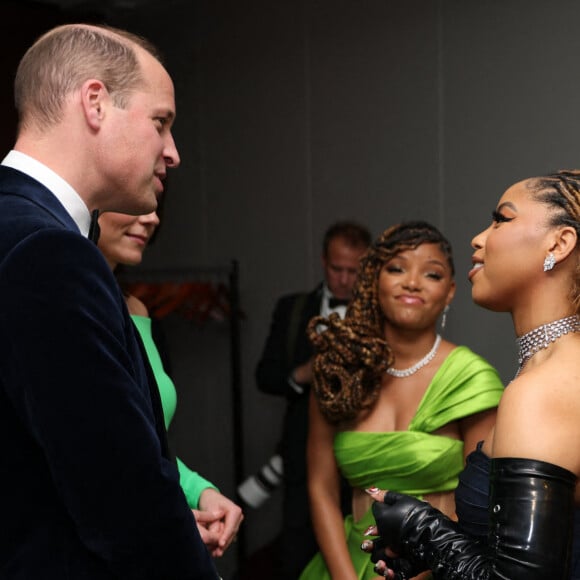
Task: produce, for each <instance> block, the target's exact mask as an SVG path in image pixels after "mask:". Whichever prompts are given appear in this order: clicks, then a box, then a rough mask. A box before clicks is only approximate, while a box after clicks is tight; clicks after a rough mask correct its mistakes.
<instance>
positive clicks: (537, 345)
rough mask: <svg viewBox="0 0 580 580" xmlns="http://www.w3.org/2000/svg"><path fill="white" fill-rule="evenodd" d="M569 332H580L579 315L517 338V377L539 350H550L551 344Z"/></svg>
mask: <svg viewBox="0 0 580 580" xmlns="http://www.w3.org/2000/svg"><path fill="white" fill-rule="evenodd" d="M569 332H580V317H578V315H577V314H574V315H572V316H567V317H566V318H560V320H554V322H548V323H547V324H542V326H538V328H534V330H530V332H527V333H526V334H524V335H522V336H520V337H519V338H517V339H516V346H517V347H518V372H517V373H516V377H517V376H518V374H519V373H520V371H521V370H522V368H523V366H524V365H525V364H526V363H527V362H528V361H529V360H530V359H531V358H532V357H533V356H534V355H535V354H536V353H537V352H538V351H539V350H542V349H543V348H548V346H550V344H552V343H553V342H555V341H556V340H557V339H558V338H560V337H561V336H564V335H565V334H568V333H569Z"/></svg>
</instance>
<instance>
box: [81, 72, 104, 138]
mask: <svg viewBox="0 0 580 580" xmlns="http://www.w3.org/2000/svg"><path fill="white" fill-rule="evenodd" d="M108 99H109V93H108V91H107V89H106V87H105V85H104V84H103V82H102V81H100V80H97V79H89V80H87V81H85V82H84V83H83V85H82V87H81V103H82V107H83V112H84V115H85V119H86V121H87V123H88V125H89V126H90V128H91V129H93V130H95V131H96V130H98V129H99V128H100V126H101V122H102V120H103V118H104V115H105V107H106V102H107V101H108Z"/></svg>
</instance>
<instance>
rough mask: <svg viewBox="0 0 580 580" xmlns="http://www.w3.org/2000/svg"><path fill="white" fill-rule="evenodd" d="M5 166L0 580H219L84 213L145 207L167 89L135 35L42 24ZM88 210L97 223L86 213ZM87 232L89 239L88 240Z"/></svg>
mask: <svg viewBox="0 0 580 580" xmlns="http://www.w3.org/2000/svg"><path fill="white" fill-rule="evenodd" d="M15 97H16V108H17V110H18V115H19V129H18V134H17V139H16V143H15V146H14V149H13V151H11V152H10V153H9V154H8V155H7V156H6V157H5V159H4V160H3V162H2V166H0V470H1V476H0V513H1V516H0V517H1V522H2V523H1V525H0V578H2V579H3V580H17V579H18V580H21V579H22V580H24V579H26V580H28V579H30V580H33V579H42V580H53V579H54V580H64V579H65V578H68V579H71V580H81V579H82V580H97V579H98V580H105V579H113V578H123V579H124V580H131V579H140V580H145V579H151V580H152V579H155V580H159V579H161V578H167V579H169V578H170V579H172V580H179V579H182V580H185V579H188V580H193V579H199V580H206V579H207V580H210V579H211V580H215V579H216V578H218V576H217V572H216V570H215V567H214V565H213V561H212V560H211V557H210V556H209V554H208V552H207V550H206V549H205V546H204V545H203V543H202V541H201V538H200V536H199V532H198V530H197V527H196V525H195V521H194V519H193V516H192V513H191V510H190V509H189V508H188V506H187V503H186V500H185V497H184V496H183V493H182V491H181V489H180V486H179V476H178V472H177V469H176V466H175V464H174V462H173V461H172V460H171V458H170V456H169V452H168V449H167V444H166V440H165V431H164V427H163V418H162V414H161V408H160V402H159V395H158V391H157V389H156V387H155V385H154V383H151V382H150V381H151V376H150V368H149V367H147V366H146V365H145V363H144V361H143V358H142V345H141V343H140V342H139V341H138V339H137V336H136V334H135V332H134V329H133V325H132V324H131V321H130V318H129V316H128V312H127V309H126V307H125V300H124V298H123V295H122V293H121V292H120V290H119V287H118V285H117V283H116V281H115V279H114V278H113V275H112V272H111V270H110V268H109V267H108V266H107V263H106V262H105V260H104V258H103V256H102V254H101V252H100V251H99V250H98V249H97V247H96V245H95V244H94V243H93V241H89V240H88V239H87V234H89V235H92V234H93V233H95V228H94V227H93V228H92V231H91V227H90V222H91V219H90V217H91V213H93V216H94V215H95V212H96V210H116V211H123V212H126V213H133V214H141V213H147V212H151V211H153V209H155V207H156V204H157V202H156V198H157V197H158V196H159V195H160V194H161V192H162V191H163V184H162V182H163V179H164V178H165V175H166V171H167V169H168V168H172V167H176V166H177V165H178V164H179V155H178V153H177V149H176V147H175V143H174V141H173V137H172V134H171V125H172V121H173V118H174V116H175V102H174V93H173V84H172V81H171V79H170V77H169V75H168V73H167V72H166V70H165V69H164V68H163V66H162V65H161V63H160V61H159V60H158V58H157V57H156V55H155V52H154V49H153V48H152V47H151V46H149V45H148V43H146V42H145V41H143V40H142V39H139V38H137V37H133V36H131V35H129V34H128V33H124V32H122V31H116V30H113V29H108V28H101V27H95V26H88V25H67V26H62V27H58V28H56V29H54V30H52V31H49V32H48V33H47V34H45V35H44V36H43V37H42V38H41V39H39V40H38V41H37V42H36V43H35V44H34V45H33V46H32V47H31V48H30V49H29V51H28V52H27V53H26V54H25V56H24V57H23V59H22V61H21V63H20V66H19V68H18V72H17V76H16V81H15ZM97 213H98V212H97ZM92 237H95V236H92Z"/></svg>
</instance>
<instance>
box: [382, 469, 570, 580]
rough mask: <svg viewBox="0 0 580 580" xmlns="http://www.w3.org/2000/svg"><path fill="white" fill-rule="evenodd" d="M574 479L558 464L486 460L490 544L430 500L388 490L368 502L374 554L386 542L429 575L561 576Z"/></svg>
mask: <svg viewBox="0 0 580 580" xmlns="http://www.w3.org/2000/svg"><path fill="white" fill-rule="evenodd" d="M575 484H576V476H575V475H574V474H573V473H571V472H569V471H567V470H566V469H563V468H562V467H559V466H557V465H553V464H550V463H546V462H543V461H534V460H530V459H510V458H501V459H494V460H492V462H491V473H490V486H491V487H490V490H491V503H490V512H489V519H490V528H489V537H488V544H489V547H487V546H485V545H483V544H482V543H480V542H478V541H477V540H474V539H473V538H471V537H469V536H467V535H466V534H463V533H461V532H459V530H458V527H457V524H456V523H455V522H453V521H451V520H450V519H449V518H447V517H446V516H444V515H443V514H442V513H441V512H439V511H438V510H436V509H435V508H433V507H431V506H430V505H429V504H427V503H424V502H422V501H419V500H417V499H415V498H412V497H408V496H405V495H402V494H398V493H393V492H388V493H387V494H386V495H385V502H384V503H376V504H374V505H373V514H374V516H375V519H376V522H377V527H378V530H379V534H380V538H379V540H375V542H377V544H376V548H377V549H376V550H375V553H374V554H373V558H376V557H377V555H380V553H381V550H383V553H384V547H385V546H389V547H390V548H392V549H393V551H395V552H397V553H398V554H399V555H400V556H401V557H402V558H405V559H407V560H409V561H410V562H411V563H412V564H413V565H419V566H424V567H425V569H430V570H431V571H432V574H433V577H434V578H435V580H487V579H494V580H495V579H497V580H500V579H501V580H546V579H548V578H549V579H550V580H567V579H568V575H569V563H570V551H571V541H572V528H573V510H574V488H575ZM377 550H378V551H377ZM381 559H383V560H385V562H386V559H385V558H381Z"/></svg>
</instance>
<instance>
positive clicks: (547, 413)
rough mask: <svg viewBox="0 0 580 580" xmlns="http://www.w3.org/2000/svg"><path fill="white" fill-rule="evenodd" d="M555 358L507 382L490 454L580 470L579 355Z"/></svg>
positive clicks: (575, 470)
mask: <svg viewBox="0 0 580 580" xmlns="http://www.w3.org/2000/svg"><path fill="white" fill-rule="evenodd" d="M578 354H580V353H577V354H576V356H575V357H571V356H563V357H557V358H556V357H554V358H553V359H551V360H549V361H546V363H545V364H542V365H541V366H539V367H538V368H537V369H534V370H532V371H530V372H528V373H525V374H523V375H521V376H520V377H518V378H517V379H515V380H514V381H512V383H510V384H509V385H508V386H507V388H506V389H505V393H504V395H503V397H502V399H501V402H500V405H499V408H498V414H497V421H496V429H495V435H494V442H493V455H494V456H495V457H527V458H531V459H539V460H542V461H547V462H550V463H555V464H557V465H562V466H563V467H566V468H567V469H570V470H571V471H574V472H575V473H580V449H577V447H578V446H576V445H570V442H571V441H578V440H580V356H578Z"/></svg>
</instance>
